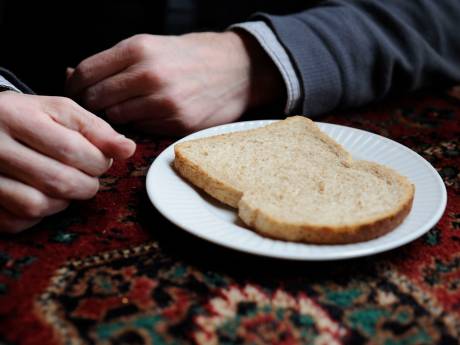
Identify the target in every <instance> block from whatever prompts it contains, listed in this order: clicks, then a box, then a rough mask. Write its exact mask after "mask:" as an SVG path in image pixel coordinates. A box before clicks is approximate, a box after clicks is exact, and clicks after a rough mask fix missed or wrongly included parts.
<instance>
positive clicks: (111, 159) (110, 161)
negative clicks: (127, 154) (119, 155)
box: [109, 158, 113, 169]
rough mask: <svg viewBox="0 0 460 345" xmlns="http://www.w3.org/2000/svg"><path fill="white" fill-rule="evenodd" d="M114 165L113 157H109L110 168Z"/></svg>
mask: <svg viewBox="0 0 460 345" xmlns="http://www.w3.org/2000/svg"><path fill="white" fill-rule="evenodd" d="M112 165H113V158H110V159H109V169H110V168H111V167H112Z"/></svg>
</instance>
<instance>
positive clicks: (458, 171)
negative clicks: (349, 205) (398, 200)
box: [0, 94, 460, 345]
mask: <svg viewBox="0 0 460 345" xmlns="http://www.w3.org/2000/svg"><path fill="white" fill-rule="evenodd" d="M319 120H321V121H325V122H331V123H338V124H343V125H347V126H352V127H357V128H362V129H365V130H368V131H372V132H374V133H378V134H381V135H383V136H386V137H389V138H392V139H394V140H396V141H398V142H400V143H402V144H404V145H406V146H408V147H410V148H412V149H413V150H415V151H416V152H418V153H419V154H421V155H422V156H423V157H425V158H426V159H427V160H428V161H430V162H431V164H433V166H434V167H435V168H436V169H437V170H438V171H439V173H440V174H441V176H442V178H443V179H444V182H445V184H446V186H447V190H448V206H447V210H446V212H445V214H444V216H443V217H442V219H441V221H440V222H439V223H438V224H437V225H436V226H435V227H434V228H432V229H431V231H430V232H428V233H427V234H426V235H425V236H423V237H422V238H420V239H418V240H417V241H415V242H413V243H411V244H409V245H406V246H404V247H402V248H399V249H396V250H393V251H391V252H388V253H384V254H381V255H377V256H374V257H369V258H363V259H356V260H348V261H339V262H327V263H308V262H303V263H302V262H286V261H278V260H273V259H265V258H261V257H256V256H251V255H246V254H242V253H238V252H233V251H230V250H227V249H224V248H220V247H218V246H215V245H212V244H209V243H206V242H204V241H202V240H199V239H197V238H195V237H193V236H191V235H189V234H187V233H185V232H184V231H182V230H180V229H178V228H176V227H174V226H173V225H171V224H170V223H169V222H168V221H166V220H165V219H164V218H162V217H161V216H160V215H159V214H158V213H157V212H156V211H155V209H154V208H153V206H151V204H150V202H149V200H148V198H147V196H146V192H145V188H144V180H145V174H146V171H147V169H148V167H149V165H150V163H151V162H152V161H153V159H154V158H155V157H156V156H157V155H158V154H159V153H160V152H161V151H162V150H163V149H164V148H166V147H167V146H168V145H169V144H170V143H171V142H172V141H170V140H158V139H154V138H149V137H147V136H142V137H137V142H138V144H139V147H138V151H137V153H136V155H135V157H134V158H132V159H131V160H129V161H127V162H121V163H120V162H118V163H116V164H115V165H114V167H113V168H112V169H111V170H110V172H109V173H108V174H107V175H106V176H105V177H104V178H103V181H102V190H101V192H100V193H99V194H98V195H97V196H96V197H95V198H94V199H93V200H90V201H88V202H80V203H75V204H73V206H72V207H71V208H69V209H68V210H67V211H65V212H64V213H62V214H60V215H57V216H55V217H52V218H49V219H48V220H46V221H45V222H43V223H42V224H40V225H39V226H37V227H35V228H34V229H33V230H31V231H28V232H26V233H24V234H22V235H19V236H15V237H0V344H1V345H10V344H24V345H38V344H40V345H41V344H50V345H53V344H118V345H120V344H134V345H137V344H139V345H140V344H189V343H192V344H195V343H196V344H283V345H288V344H388V345H390V344H401V345H403V344H404V345H411V344H458V343H459V341H458V339H459V337H460V102H459V101H458V100H456V99H455V98H454V97H452V96H447V95H443V94H442V95H438V96H426V95H418V96H413V97H412V98H410V99H405V100H399V101H392V102H387V103H386V105H385V106H384V105H382V104H380V105H376V106H373V107H370V108H367V109H365V110H361V111H348V112H344V113H340V114H334V115H330V116H326V117H322V118H320V119H319Z"/></svg>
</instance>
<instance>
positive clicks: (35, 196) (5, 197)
mask: <svg viewBox="0 0 460 345" xmlns="http://www.w3.org/2000/svg"><path fill="white" fill-rule="evenodd" d="M68 205H69V201H67V200H63V199H54V198H51V197H49V196H47V195H45V194H44V193H42V192H40V191H39V190H37V189H35V188H32V187H30V186H28V185H26V184H24V183H22V182H19V181H16V180H13V179H10V178H7V177H5V176H1V175H0V209H1V208H3V209H4V210H7V211H8V212H10V213H11V214H12V215H16V216H17V217H19V218H27V219H38V218H43V217H46V216H49V215H52V214H55V213H57V212H60V211H62V210H64V209H65V208H67V206H68Z"/></svg>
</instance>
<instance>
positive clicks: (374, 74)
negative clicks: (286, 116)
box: [253, 0, 460, 115]
mask: <svg viewBox="0 0 460 345" xmlns="http://www.w3.org/2000/svg"><path fill="white" fill-rule="evenodd" d="M253 20H264V21H265V22H266V23H267V24H268V25H269V26H270V27H271V28H272V30H273V31H274V32H275V34H276V35H277V38H278V39H279V41H280V42H281V43H282V45H283V46H284V48H285V49H286V50H287V52H288V54H289V55H290V57H291V60H292V61H293V63H294V67H295V68H296V71H297V74H298V76H299V77H300V81H301V86H302V89H303V95H304V97H303V100H302V112H303V113H305V114H308V115H315V114H320V113H324V112H326V111H329V110H331V109H334V108H340V107H355V106H360V105H363V104H366V103H368V102H370V101H374V100H379V99H381V98H383V97H385V96H387V95H389V94H395V93H401V92H407V91H412V90H416V89H418V88H421V87H429V86H444V85H449V84H453V83H456V82H457V83H458V82H460V27H459V21H460V1H459V0H409V1H407V0H385V1H381V0H330V1H325V2H324V3H322V4H321V5H320V6H318V7H314V8H312V9H309V10H306V11H303V12H301V13H296V14H292V15H287V16H275V15H268V14H263V13H260V14H256V15H255V16H254V18H253Z"/></svg>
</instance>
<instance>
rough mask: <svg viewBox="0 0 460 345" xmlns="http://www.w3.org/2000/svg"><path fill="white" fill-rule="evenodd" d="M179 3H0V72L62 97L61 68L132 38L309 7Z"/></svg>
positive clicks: (260, 0) (262, 0) (289, 2)
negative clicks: (7, 72)
mask: <svg viewBox="0 0 460 345" xmlns="http://www.w3.org/2000/svg"><path fill="white" fill-rule="evenodd" d="M182 1H184V0H182ZM173 2H175V3H176V5H175V6H173V4H172V3H173ZM177 2H179V5H177ZM180 2H181V1H180V0H176V1H169V3H166V1H154V0H151V1H145V0H118V1H114V0H111V1H109V0H106V1H85V0H83V1H60V2H50V1H33V2H26V1H7V0H0V35H1V37H0V47H1V48H0V66H2V67H6V68H9V69H10V70H12V71H13V72H14V73H16V74H17V75H18V77H20V78H21V79H22V80H23V81H24V82H26V83H27V84H28V85H29V86H30V87H32V88H33V89H34V90H35V91H36V92H37V93H40V94H54V95H55V94H62V88H63V85H64V80H65V69H66V67H67V66H73V67H75V66H76V65H77V64H78V63H79V62H80V61H81V60H83V59H84V58H86V57H88V56H90V55H92V54H94V53H97V52H99V51H101V50H104V49H107V48H109V47H111V46H113V45H114V44H116V43H117V42H119V41H120V40H122V39H124V38H127V37H130V36H132V35H134V34H138V33H153V34H180V33H184V32H189V31H209V30H223V29H225V28H226V27H227V26H228V25H229V24H232V23H236V22H241V21H244V20H246V19H248V18H249V17H250V15H251V14H253V13H255V12H258V11H263V12H268V13H272V14H286V13H291V12H295V11H298V10H301V9H304V8H306V7H307V5H312V4H313V3H314V1H294V0H284V1H269V0H252V1H251V0H245V1H241V0H233V1H230V2H223V1H222V2H221V1H212V0H195V2H194V3H195V5H194V6H195V7H194V8H190V7H189V6H188V7H187V5H186V4H185V5H184V6H183V8H180V7H181V4H180ZM171 7H175V9H172V10H171Z"/></svg>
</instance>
